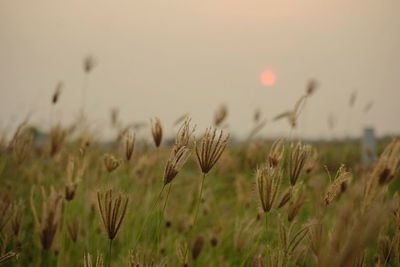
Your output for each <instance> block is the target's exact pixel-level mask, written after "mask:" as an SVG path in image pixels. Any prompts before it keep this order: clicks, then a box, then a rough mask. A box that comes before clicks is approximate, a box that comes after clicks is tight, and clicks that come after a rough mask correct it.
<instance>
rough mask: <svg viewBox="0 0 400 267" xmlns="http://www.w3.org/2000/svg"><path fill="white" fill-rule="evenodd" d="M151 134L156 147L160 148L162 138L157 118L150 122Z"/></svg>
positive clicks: (159, 122)
mask: <svg viewBox="0 0 400 267" xmlns="http://www.w3.org/2000/svg"><path fill="white" fill-rule="evenodd" d="M151 134H152V135H153V140H154V144H155V145H156V147H160V145H161V141H162V137H163V130H162V126H161V121H160V119H159V118H155V119H154V122H153V120H151Z"/></svg>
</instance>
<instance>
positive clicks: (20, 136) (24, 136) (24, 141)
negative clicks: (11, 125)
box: [9, 123, 33, 164]
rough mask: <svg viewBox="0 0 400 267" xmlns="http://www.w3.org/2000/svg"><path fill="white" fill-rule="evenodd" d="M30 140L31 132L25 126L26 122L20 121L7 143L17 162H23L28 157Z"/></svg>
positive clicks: (30, 146) (30, 145)
mask: <svg viewBox="0 0 400 267" xmlns="http://www.w3.org/2000/svg"><path fill="white" fill-rule="evenodd" d="M32 142H33V135H32V132H31V131H30V130H29V129H28V128H27V127H26V123H22V124H21V125H19V126H18V128H17V130H16V132H15V134H14V136H13V138H12V139H11V141H10V145H9V147H10V148H11V149H12V151H13V153H14V156H15V159H16V161H17V163H18V164H21V163H23V162H24V161H25V160H26V159H27V158H28V156H29V153H30V151H31V148H32Z"/></svg>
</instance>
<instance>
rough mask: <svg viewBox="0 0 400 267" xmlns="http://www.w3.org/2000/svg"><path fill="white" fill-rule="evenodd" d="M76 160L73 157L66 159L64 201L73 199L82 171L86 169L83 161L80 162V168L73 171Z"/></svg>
mask: <svg viewBox="0 0 400 267" xmlns="http://www.w3.org/2000/svg"><path fill="white" fill-rule="evenodd" d="M75 162H76V159H75V158H74V157H71V156H70V157H69V158H68V163H67V175H66V183H65V199H66V200H68V201H71V200H73V199H74V197H75V192H76V189H77V187H78V184H79V183H80V182H81V180H82V177H83V174H84V171H85V169H86V164H85V163H84V162H85V161H83V160H82V164H81V166H80V168H79V169H78V170H77V171H75V169H76V168H75V164H76V163H75Z"/></svg>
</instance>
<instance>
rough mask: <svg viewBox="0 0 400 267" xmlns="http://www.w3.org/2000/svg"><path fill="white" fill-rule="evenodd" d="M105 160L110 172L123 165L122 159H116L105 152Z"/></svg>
mask: <svg viewBox="0 0 400 267" xmlns="http://www.w3.org/2000/svg"><path fill="white" fill-rule="evenodd" d="M103 160H104V165H105V166H106V169H107V171H108V172H112V171H114V170H115V169H117V168H118V167H119V165H121V160H120V159H116V158H115V157H114V156H113V155H110V154H105V155H104V158H103Z"/></svg>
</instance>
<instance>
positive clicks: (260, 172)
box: [256, 166, 282, 213]
mask: <svg viewBox="0 0 400 267" xmlns="http://www.w3.org/2000/svg"><path fill="white" fill-rule="evenodd" d="M281 179H282V171H281V170H280V169H277V168H274V167H271V166H263V167H261V168H258V169H257V171H256V185H257V191H258V194H259V197H260V201H261V205H262V208H263V210H264V212H265V213H267V212H269V211H270V210H271V208H272V207H273V205H274V203H275V200H276V197H277V195H278V192H279V187H280V185H281Z"/></svg>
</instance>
